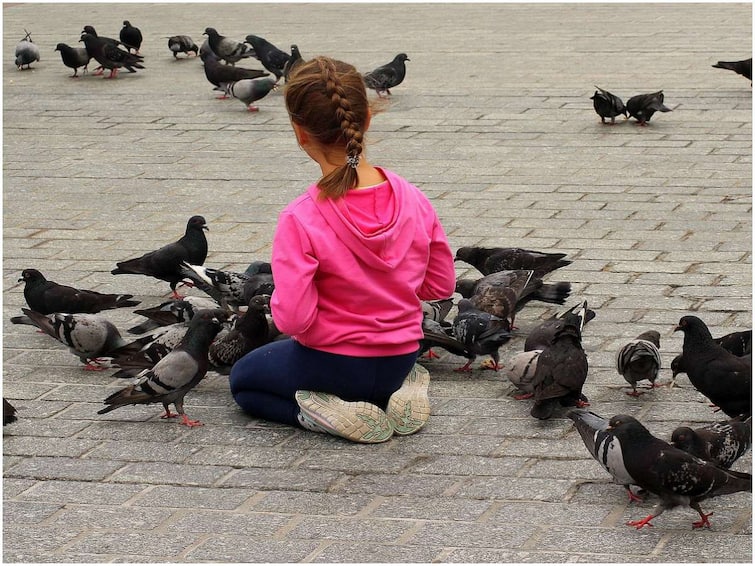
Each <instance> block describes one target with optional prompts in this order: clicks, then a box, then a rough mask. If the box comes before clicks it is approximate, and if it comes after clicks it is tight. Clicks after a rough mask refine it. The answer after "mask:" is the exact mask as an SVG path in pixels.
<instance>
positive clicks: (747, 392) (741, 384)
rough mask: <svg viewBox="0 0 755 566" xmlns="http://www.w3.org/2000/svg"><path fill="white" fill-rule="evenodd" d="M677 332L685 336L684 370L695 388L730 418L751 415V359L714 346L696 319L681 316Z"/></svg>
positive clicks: (704, 327) (683, 350) (700, 322)
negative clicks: (679, 331)
mask: <svg viewBox="0 0 755 566" xmlns="http://www.w3.org/2000/svg"><path fill="white" fill-rule="evenodd" d="M677 330H681V331H682V332H683V333H684V344H683V346H682V356H683V367H684V368H685V369H684V371H686V372H687V376H688V377H689V380H690V382H691V383H692V385H693V386H694V387H695V389H697V390H698V391H699V392H700V393H702V394H703V395H705V396H706V397H707V398H708V399H710V400H711V402H712V403H714V404H715V405H716V406H718V407H720V408H721V410H722V411H723V412H724V413H726V414H727V415H728V416H729V417H736V416H738V415H742V414H745V415H749V414H752V360H751V358H749V359H748V358H739V357H737V356H735V355H734V354H732V353H731V352H727V351H726V350H725V349H724V348H723V347H722V346H719V345H718V344H716V343H715V342H714V341H713V336H711V334H710V330H708V327H707V326H706V325H705V323H704V322H703V321H702V320H700V319H699V318H698V317H696V316H691V315H688V316H683V317H682V318H681V319H680V320H679V324H678V325H677V326H676V328H674V331H677Z"/></svg>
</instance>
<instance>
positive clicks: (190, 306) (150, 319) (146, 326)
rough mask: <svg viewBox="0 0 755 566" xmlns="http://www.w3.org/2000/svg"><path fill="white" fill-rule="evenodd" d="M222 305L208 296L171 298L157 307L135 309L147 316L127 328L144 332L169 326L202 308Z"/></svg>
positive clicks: (184, 319) (185, 319)
mask: <svg viewBox="0 0 755 566" xmlns="http://www.w3.org/2000/svg"><path fill="white" fill-rule="evenodd" d="M219 306H220V305H219V304H218V303H217V301H215V300H214V299H210V298H207V297H192V296H187V297H184V298H183V299H169V300H167V301H165V302H162V303H160V304H159V305H157V306H156V307H151V308H148V309H139V310H135V311H134V314H138V315H141V316H144V317H146V318H147V320H145V321H144V322H141V323H139V324H137V325H136V326H132V327H131V328H129V329H128V330H127V332H128V333H129V334H144V333H145V332H149V331H150V330H154V329H155V328H159V327H161V326H169V325H171V324H175V323H177V322H188V321H189V320H191V319H192V317H193V316H194V315H195V314H196V313H197V311H200V310H202V309H216V308H218V307H219Z"/></svg>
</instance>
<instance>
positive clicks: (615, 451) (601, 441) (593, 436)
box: [566, 409, 642, 501]
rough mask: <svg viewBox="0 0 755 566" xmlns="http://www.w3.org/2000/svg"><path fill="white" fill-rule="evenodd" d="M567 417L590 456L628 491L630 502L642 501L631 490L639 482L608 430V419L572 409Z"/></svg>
mask: <svg viewBox="0 0 755 566" xmlns="http://www.w3.org/2000/svg"><path fill="white" fill-rule="evenodd" d="M566 416H567V417H568V418H570V419H571V420H573V421H574V426H575V428H576V429H577V432H579V435H580V436H581V437H582V442H584V444H585V447H586V448H587V451H588V452H589V453H590V455H591V456H592V457H593V458H594V459H595V461H596V462H598V464H600V465H601V466H602V467H603V469H604V470H605V471H607V472H608V473H609V474H611V477H612V478H613V481H614V482H616V483H618V484H620V485H623V486H624V489H626V490H627V495H628V496H629V501H642V498H641V497H638V496H637V494H635V493H634V492H633V491H632V489H631V488H630V486H631V485H637V482H636V481H635V480H634V478H632V476H631V475H630V474H629V472H628V471H627V469H626V467H625V465H624V459H623V458H622V454H621V446H620V445H619V441H618V440H617V439H616V437H615V436H614V434H613V432H612V431H611V430H609V428H608V419H605V418H603V417H601V416H600V415H597V414H595V413H593V412H592V411H588V410H587V409H571V410H570V411H569V412H568V413H566Z"/></svg>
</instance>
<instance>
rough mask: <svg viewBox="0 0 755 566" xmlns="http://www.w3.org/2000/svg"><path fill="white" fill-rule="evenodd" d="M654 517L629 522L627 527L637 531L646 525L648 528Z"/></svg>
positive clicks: (649, 516)
mask: <svg viewBox="0 0 755 566" xmlns="http://www.w3.org/2000/svg"><path fill="white" fill-rule="evenodd" d="M654 516H655V515H648V516H647V517H645V518H644V519H640V520H639V521H629V522H628V523H627V525H629V526H630V527H637V530H639V529H641V528H642V527H644V526H645V525H647V526H648V527H652V526H653V524H652V523H651V522H650V520H651V519H652V518H653V517H654Z"/></svg>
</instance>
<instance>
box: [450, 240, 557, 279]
mask: <svg viewBox="0 0 755 566" xmlns="http://www.w3.org/2000/svg"><path fill="white" fill-rule="evenodd" d="M565 257H566V254H562V253H546V252H538V251H535V250H525V249H522V248H481V247H478V246H466V247H462V248H459V249H458V250H457V251H456V257H455V258H454V261H464V262H466V263H468V264H469V265H472V266H474V267H475V268H476V269H477V271H479V272H480V273H482V274H483V275H490V274H491V273H495V272H497V271H510V270H516V269H531V270H532V271H534V272H535V277H538V278H542V277H543V276H544V275H545V274H546V273H550V272H551V271H555V270H556V269H558V268H559V267H564V266H567V265H569V264H570V263H571V261H570V260H568V259H564V258H565Z"/></svg>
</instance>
